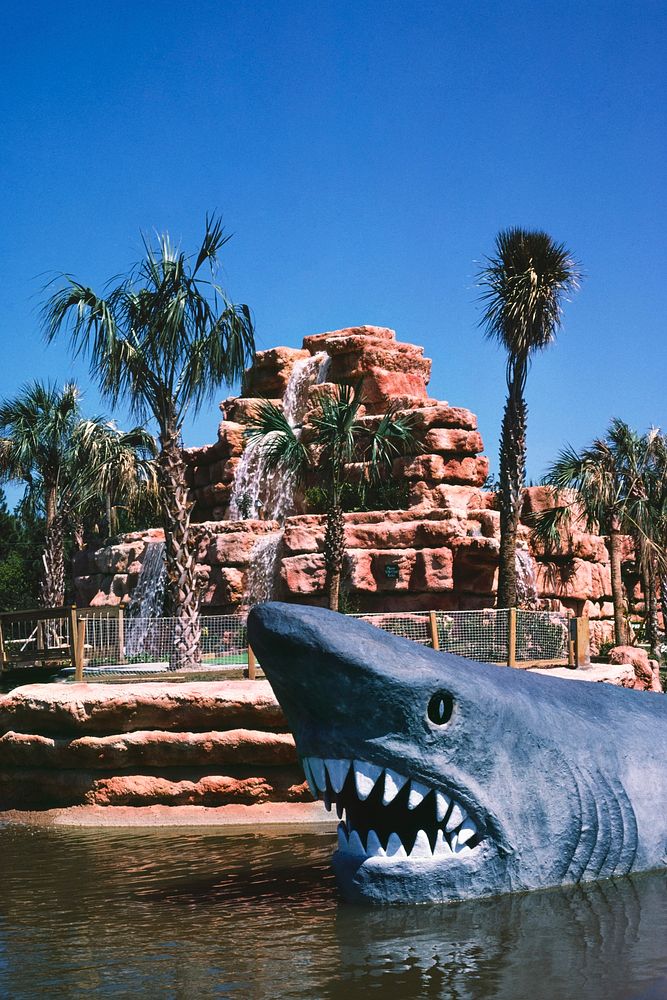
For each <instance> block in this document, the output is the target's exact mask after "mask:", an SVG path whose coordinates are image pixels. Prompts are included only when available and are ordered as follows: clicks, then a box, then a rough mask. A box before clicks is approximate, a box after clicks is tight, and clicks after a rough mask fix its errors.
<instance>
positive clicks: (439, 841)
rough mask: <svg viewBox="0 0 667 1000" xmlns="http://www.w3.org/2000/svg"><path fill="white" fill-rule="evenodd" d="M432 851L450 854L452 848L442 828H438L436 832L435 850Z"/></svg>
mask: <svg viewBox="0 0 667 1000" xmlns="http://www.w3.org/2000/svg"><path fill="white" fill-rule="evenodd" d="M433 853H434V854H451V853H452V849H451V847H450V846H449V841H448V840H447V838H446V837H445V835H444V833H443V832H442V830H438V832H437V834H436V837H435V850H434V851H433Z"/></svg>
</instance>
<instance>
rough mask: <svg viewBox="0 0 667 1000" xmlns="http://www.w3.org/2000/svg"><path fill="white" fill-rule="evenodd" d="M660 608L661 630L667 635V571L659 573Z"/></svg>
mask: <svg viewBox="0 0 667 1000" xmlns="http://www.w3.org/2000/svg"><path fill="white" fill-rule="evenodd" d="M660 609H661V611H662V631H663V632H664V634H665V636H667V573H661V574H660Z"/></svg>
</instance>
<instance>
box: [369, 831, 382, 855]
mask: <svg viewBox="0 0 667 1000" xmlns="http://www.w3.org/2000/svg"><path fill="white" fill-rule="evenodd" d="M366 854H368V855H369V857H372V856H374V855H375V856H379V857H381V858H383V857H384V848H383V846H382V844H381V843H380V838H379V837H378V835H377V833H376V832H375V830H369V831H368V837H367V838H366Z"/></svg>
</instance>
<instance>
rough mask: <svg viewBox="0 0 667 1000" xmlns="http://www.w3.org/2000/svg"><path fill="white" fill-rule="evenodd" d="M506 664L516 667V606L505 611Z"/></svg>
mask: <svg viewBox="0 0 667 1000" xmlns="http://www.w3.org/2000/svg"><path fill="white" fill-rule="evenodd" d="M507 666H508V667H516V608H509V609H508V612H507Z"/></svg>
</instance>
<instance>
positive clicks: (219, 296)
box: [44, 217, 255, 669]
mask: <svg viewBox="0 0 667 1000" xmlns="http://www.w3.org/2000/svg"><path fill="white" fill-rule="evenodd" d="M229 239H230V237H229V236H227V235H225V234H224V232H223V228H222V223H221V221H220V220H219V219H216V218H208V217H207V219H206V227H205V232H204V237H203V240H202V243H201V247H200V248H199V250H198V252H197V253H196V254H193V255H192V256H189V255H187V254H185V253H183V252H182V251H181V250H180V249H178V248H177V247H175V246H174V245H173V244H172V242H171V240H170V239H169V236H168V235H162V236H159V237H157V238H156V241H155V244H154V245H152V244H149V243H148V242H147V241H146V240H144V247H145V256H144V258H143V260H141V261H140V262H139V263H138V264H137V265H136V266H135V267H134V268H133V269H132V270H131V271H130V273H129V275H128V276H127V277H126V278H125V279H123V280H122V281H121V282H120V283H119V284H116V285H115V286H111V285H110V286H109V287H108V290H107V294H106V295H105V296H100V295H98V294H97V293H96V292H94V291H93V290H92V289H91V288H88V287H86V286H85V285H82V284H79V283H78V282H77V281H74V279H73V278H71V277H67V276H66V280H65V283H64V286H63V287H61V288H58V289H57V290H56V291H55V292H54V293H53V294H52V295H51V296H50V298H49V299H48V301H47V303H46V306H45V309H44V317H45V325H46V336H47V339H48V340H49V341H51V340H53V338H54V337H56V335H57V334H58V333H59V332H60V331H61V330H62V329H63V328H66V329H68V331H69V335H70V340H71V344H72V346H73V349H74V351H75V353H82V354H84V355H87V356H88V357H89V360H90V368H91V372H92V373H93V375H94V376H95V377H96V378H97V380H98V382H99V385H100V388H101V390H102V392H103V394H104V395H105V396H106V397H107V398H108V399H109V400H110V401H111V403H112V405H114V404H116V403H118V402H119V401H120V400H121V399H123V400H127V401H128V402H129V404H130V406H131V408H132V410H133V411H134V412H135V413H137V414H139V415H140V417H141V419H146V418H153V419H154V420H155V422H156V423H157V427H158V432H159V434H158V440H159V454H158V458H157V465H158V473H159V481H160V495H161V505H162V517H163V522H164V530H165V540H166V561H167V574H168V580H169V590H170V597H171V607H172V613H173V614H174V615H175V617H176V627H175V634H174V649H173V653H172V660H171V666H172V668H173V669H177V668H179V667H185V666H189V665H196V664H197V663H199V662H200V660H201V651H200V636H201V630H200V625H199V603H200V587H199V582H198V580H197V577H196V572H195V570H196V549H197V541H198V538H197V537H196V534H195V532H193V530H192V529H191V526H190V513H191V510H192V503H191V501H190V499H189V497H188V488H187V483H186V477H185V471H186V466H185V462H184V460H183V455H182V430H183V422H184V420H185V418H186V415H187V414H188V413H191V414H196V413H197V411H198V410H199V409H200V408H201V406H202V405H203V404H204V403H205V402H206V401H208V400H210V399H211V397H212V396H213V394H214V392H215V391H216V390H217V389H218V388H219V387H220V386H221V385H222V384H225V383H226V384H231V383H232V382H234V381H236V380H237V379H239V378H240V377H241V376H242V374H243V371H244V368H245V367H246V365H247V364H249V362H250V361H251V360H252V356H253V355H254V349H255V347H254V331H253V324H252V319H251V316H250V310H249V309H248V306H246V305H234V304H233V303H232V302H230V301H229V300H228V298H227V297H226V295H225V293H224V292H223V290H222V288H221V287H220V286H219V285H218V284H216V282H215V280H214V272H215V266H216V264H217V262H218V259H219V254H220V250H221V249H222V247H223V246H224V245H225V244H226V243H227V242H228V240H229Z"/></svg>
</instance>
